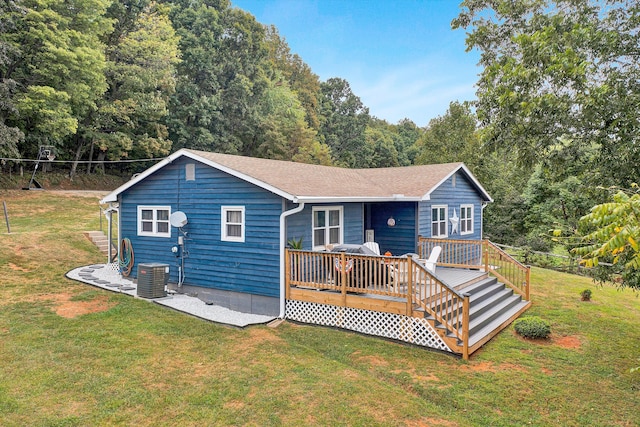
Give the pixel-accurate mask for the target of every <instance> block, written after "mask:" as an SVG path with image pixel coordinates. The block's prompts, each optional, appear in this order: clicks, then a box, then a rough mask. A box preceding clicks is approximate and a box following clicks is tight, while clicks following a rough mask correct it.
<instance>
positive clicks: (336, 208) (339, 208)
mask: <svg viewBox="0 0 640 427" xmlns="http://www.w3.org/2000/svg"><path fill="white" fill-rule="evenodd" d="M317 211H325V212H327V215H326V221H327V222H326V225H325V226H324V227H323V228H324V229H325V236H324V237H325V242H329V215H328V212H329V211H339V212H340V213H339V215H340V231H339V235H340V236H339V238H338V239H339V242H338V243H334V244H335V245H341V244H342V242H344V206H314V207H313V208H312V209H311V244H312V247H313V250H314V251H317V250H322V249H326V245H316V233H315V231H316V227H315V225H314V220H315V217H316V212H317Z"/></svg>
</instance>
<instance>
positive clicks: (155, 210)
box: [138, 205, 171, 237]
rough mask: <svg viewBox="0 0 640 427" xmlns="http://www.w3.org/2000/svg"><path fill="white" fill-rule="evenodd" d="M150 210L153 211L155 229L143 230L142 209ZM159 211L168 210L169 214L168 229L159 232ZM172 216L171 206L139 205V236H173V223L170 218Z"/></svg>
mask: <svg viewBox="0 0 640 427" xmlns="http://www.w3.org/2000/svg"><path fill="white" fill-rule="evenodd" d="M143 210H145V211H146V210H150V211H153V219H152V220H151V221H152V222H153V231H143V230H142V211H143ZM158 211H168V214H169V215H168V216H167V220H166V221H162V222H166V223H167V231H166V232H159V231H158ZM170 217H171V206H150V205H146V206H138V236H147V237H171V224H170V223H169V218H170Z"/></svg>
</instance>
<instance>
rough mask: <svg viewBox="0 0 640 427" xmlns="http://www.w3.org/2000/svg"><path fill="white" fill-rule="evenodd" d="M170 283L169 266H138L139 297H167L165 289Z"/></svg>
mask: <svg viewBox="0 0 640 427" xmlns="http://www.w3.org/2000/svg"><path fill="white" fill-rule="evenodd" d="M168 281H169V264H160V263H156V262H153V263H147V264H138V290H137V293H138V296H139V297H142V298H162V297H165V296H167V294H166V292H165V290H164V288H165V286H166V284H167V282H168Z"/></svg>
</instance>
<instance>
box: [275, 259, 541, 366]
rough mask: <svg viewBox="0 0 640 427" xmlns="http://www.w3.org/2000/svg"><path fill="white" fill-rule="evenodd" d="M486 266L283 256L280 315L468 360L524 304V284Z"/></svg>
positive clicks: (493, 266)
mask: <svg viewBox="0 0 640 427" xmlns="http://www.w3.org/2000/svg"><path fill="white" fill-rule="evenodd" d="M501 257H502V255H501ZM502 258H504V257H502ZM503 261H504V260H501V262H503ZM486 265H487V263H486V262H485V263H484V265H478V264H477V263H476V264H474V265H464V268H463V267H461V266H460V263H458V264H457V265H456V266H455V267H451V266H450V267H447V266H443V267H441V266H439V267H437V268H436V270H435V272H434V273H431V272H429V271H428V270H426V268H425V267H424V265H422V264H421V263H420V261H419V260H416V259H412V258H407V257H378V256H365V255H359V254H344V253H340V254H336V253H327V252H310V251H292V250H288V251H287V258H286V279H285V281H286V288H285V289H286V301H287V309H286V317H287V318H290V319H293V320H298V321H302V322H307V323H316V324H321V325H331V326H337V327H342V328H345V329H351V330H356V331H360V332H364V333H368V334H372V335H379V336H385V337H389V338H394V339H399V340H402V341H407V342H412V343H417V344H419V345H426V346H428V347H434V348H438V349H441V350H445V351H449V352H452V353H454V354H460V355H461V356H462V357H463V358H468V357H469V355H470V354H471V353H473V352H474V351H476V350H478V349H479V348H480V347H481V346H482V345H483V344H484V343H486V342H487V341H489V340H490V339H491V338H492V337H493V336H495V335H496V334H497V333H498V332H499V331H500V330H502V329H504V328H505V327H506V326H508V325H509V324H510V323H511V322H512V321H513V320H514V319H515V318H517V317H518V316H519V315H520V314H521V313H523V312H524V311H525V310H526V309H528V308H529V306H530V302H529V301H527V300H526V299H523V294H526V295H527V296H528V293H529V289H528V283H526V284H524V285H523V284H520V286H515V287H513V286H510V285H508V286H507V285H505V283H504V282H503V281H498V279H499V278H501V276H502V275H500V274H492V273H494V270H495V269H499V268H501V267H502V266H503V265H504V263H503V264H498V263H494V264H491V267H490V268H487V267H486ZM505 270H506V269H505ZM526 278H527V279H528V275H526Z"/></svg>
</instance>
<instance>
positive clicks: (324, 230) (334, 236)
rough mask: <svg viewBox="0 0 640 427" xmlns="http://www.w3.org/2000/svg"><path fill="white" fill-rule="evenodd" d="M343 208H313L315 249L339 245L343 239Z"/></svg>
mask: <svg viewBox="0 0 640 427" xmlns="http://www.w3.org/2000/svg"><path fill="white" fill-rule="evenodd" d="M342 223H343V209H342V206H314V207H313V233H312V235H313V249H314V250H318V249H324V247H325V246H326V245H339V244H341V243H342V238H343V228H342Z"/></svg>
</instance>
